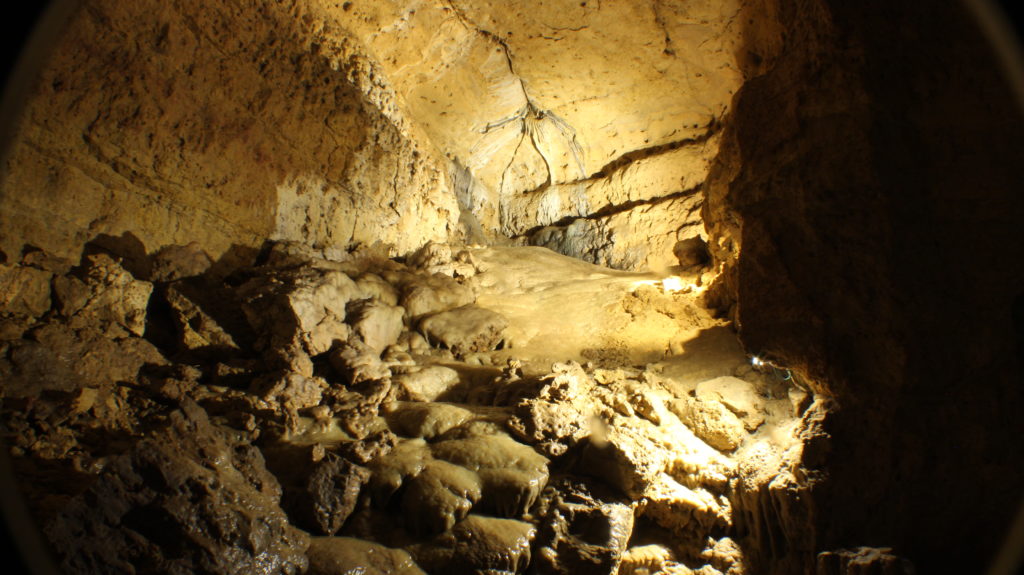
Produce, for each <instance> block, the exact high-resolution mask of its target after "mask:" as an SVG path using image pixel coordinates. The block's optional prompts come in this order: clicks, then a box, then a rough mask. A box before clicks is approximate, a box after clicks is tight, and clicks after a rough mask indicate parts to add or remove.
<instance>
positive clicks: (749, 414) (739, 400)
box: [696, 376, 765, 431]
mask: <svg viewBox="0 0 1024 575" xmlns="http://www.w3.org/2000/svg"><path fill="white" fill-rule="evenodd" d="M696 395H697V397H698V398H704V399H711V400H717V401H720V402H721V403H722V405H724V406H725V407H727V408H728V409H729V411H731V412H733V413H734V414H736V417H739V418H740V419H741V420H742V421H743V426H744V427H745V428H746V429H747V431H754V430H755V429H757V428H758V427H759V426H760V425H761V424H762V423H763V422H764V410H765V402H764V399H762V398H761V396H760V395H759V394H758V393H757V389H756V388H755V387H754V385H753V384H752V383H750V382H749V381H745V380H742V379H739V378H737V377H730V376H723V377H718V378H715V379H712V380H708V381H702V382H700V383H698V384H697V388H696Z"/></svg>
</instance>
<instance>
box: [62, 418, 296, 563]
mask: <svg viewBox="0 0 1024 575" xmlns="http://www.w3.org/2000/svg"><path fill="white" fill-rule="evenodd" d="M279 498H280V487H279V486H278V483H277V480H276V479H275V478H274V476H273V475H271V474H270V473H269V472H268V471H267V470H266V468H265V467H264V466H263V458H262V456H261V455H260V453H259V450H257V449H256V448H255V447H253V446H251V445H248V444H245V443H240V444H233V443H232V442H231V441H230V439H229V436H228V434H226V433H225V432H224V431H223V430H219V429H217V428H215V427H214V426H213V425H211V423H210V421H209V419H208V418H207V415H206V413H205V412H204V411H203V410H202V408H200V407H199V406H198V405H196V404H195V403H192V402H191V401H186V402H185V403H183V405H182V408H181V410H179V411H174V412H172V413H171V414H170V415H169V416H168V427H167V428H166V429H165V430H161V431H157V432H155V433H154V434H152V435H151V436H150V437H148V438H146V439H143V440H142V441H140V442H139V443H138V444H137V445H136V446H135V447H134V448H133V449H132V450H131V451H129V452H128V453H126V454H124V455H121V456H118V457H116V458H114V459H113V460H112V461H110V463H108V464H107V465H106V468H105V469H104V471H103V472H102V473H100V474H99V475H98V476H97V477H96V478H95V480H94V481H93V482H92V485H91V486H90V487H89V489H88V490H86V491H85V492H84V493H82V494H81V495H78V496H76V497H75V498H72V499H71V500H70V501H69V502H68V504H67V505H66V507H65V508H64V509H63V510H62V511H61V512H60V513H58V515H57V516H56V517H55V518H54V519H53V521H52V523H50V524H49V525H48V527H47V529H46V531H47V534H48V535H49V537H50V541H51V543H52V544H53V546H54V547H55V548H56V549H60V550H61V554H62V556H63V562H62V564H61V566H62V568H63V570H64V572H65V573H83V574H85V573H121V572H125V571H130V570H139V569H141V570H150V571H156V572H205V573H238V572H240V571H259V572H264V573H282V574H295V573H300V572H302V571H303V570H304V569H305V567H306V565H307V561H306V557H305V548H306V546H307V545H308V536H307V535H306V534H305V533H303V532H302V531H300V530H298V529H296V528H294V527H292V526H291V525H290V524H289V522H288V520H287V517H286V516H285V515H284V513H283V512H282V511H281V509H280V507H278V501H279Z"/></svg>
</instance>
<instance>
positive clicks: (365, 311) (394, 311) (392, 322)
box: [346, 300, 405, 355]
mask: <svg viewBox="0 0 1024 575" xmlns="http://www.w3.org/2000/svg"><path fill="white" fill-rule="evenodd" d="M347 314H348V315H347V317H346V322H347V323H348V324H349V325H350V326H352V331H353V333H354V334H355V335H357V336H359V338H360V339H362V340H363V343H365V344H366V345H367V346H368V347H369V348H370V349H372V350H373V351H375V352H376V353H377V355H380V354H381V353H383V352H384V349H385V348H387V347H388V346H390V345H392V344H394V343H395V342H397V341H398V336H400V335H401V334H402V329H403V327H404V325H403V322H402V316H403V315H405V310H404V309H403V308H401V307H398V306H392V305H388V304H386V303H382V302H380V301H375V300H368V301H365V300H364V301H358V302H354V303H352V304H350V305H349V306H348V311H347Z"/></svg>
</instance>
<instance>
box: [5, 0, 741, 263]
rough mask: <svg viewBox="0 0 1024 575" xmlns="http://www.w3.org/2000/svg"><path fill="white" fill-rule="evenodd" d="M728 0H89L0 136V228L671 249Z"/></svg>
mask: <svg viewBox="0 0 1024 575" xmlns="http://www.w3.org/2000/svg"><path fill="white" fill-rule="evenodd" d="M741 8H742V7H741V6H740V5H739V4H738V3H736V2H717V1H716V2H696V3H695V2H685V3H683V2H660V1H659V2H653V1H652V2H640V3H635V2H634V3H604V4H601V3H600V2H591V3H589V4H588V3H587V2H578V1H575V0H573V1H571V2H570V1H560V2H548V3H545V4H543V5H538V6H535V7H532V8H530V9H525V8H523V7H521V6H518V5H514V4H508V3H505V2H493V3H490V2H472V3H470V2H466V3H462V2H448V1H439V0H437V1H432V2H400V1H385V2H348V3H344V4H338V3H336V2H321V1H312V2H305V3H300V4H299V5H297V6H294V7H291V8H287V7H285V6H283V5H278V4H268V5H266V6H260V7H259V9H257V10H251V9H244V8H242V7H234V6H228V5H215V6H205V5H203V6H200V5H191V4H187V3H184V4H183V3H159V2H133V3H131V5H122V4H121V3H117V2H109V1H105V0H96V1H92V2H89V3H88V6H87V8H85V9H84V10H83V11H82V12H81V13H80V14H79V15H78V16H77V17H76V18H75V19H74V20H73V21H72V23H71V24H70V26H69V29H68V31H67V34H66V35H65V36H64V37H63V38H62V39H61V41H60V42H59V44H58V45H57V46H56V47H55V50H54V54H53V57H52V60H51V62H50V63H49V65H48V67H47V69H46V71H45V72H44V73H43V76H42V78H41V79H40V81H39V82H38V84H37V85H36V86H35V90H34V93H33V98H32V101H31V104H30V106H29V109H28V111H27V115H26V119H25V122H24V123H23V125H22V126H21V129H20V131H19V133H18V135H17V137H16V141H17V142H18V144H17V146H16V147H15V149H14V155H13V157H12V160H11V162H10V163H9V164H8V166H7V169H6V171H5V172H4V174H3V180H2V182H3V188H4V195H3V198H2V203H0V205H2V207H3V210H2V212H3V218H4V219H3V224H4V227H5V228H6V229H8V230H11V231H12V232H13V233H10V234H5V237H4V238H3V241H4V243H3V245H2V247H0V249H3V250H4V251H5V252H7V253H17V252H18V251H20V249H21V247H22V245H21V244H19V243H18V242H19V241H21V242H22V243H31V244H33V245H37V246H39V247H42V248H45V249H47V250H48V251H51V252H54V253H60V254H64V255H69V256H73V255H77V254H76V248H77V246H80V245H81V244H82V243H84V242H85V241H88V240H91V239H93V238H94V237H95V236H97V235H99V234H109V235H112V236H121V234H123V233H125V232H129V233H131V234H134V235H135V236H136V237H137V238H138V239H139V240H141V242H142V243H143V244H144V246H145V248H146V250H148V251H150V252H151V251H154V250H156V249H158V248H160V247H163V246H165V245H169V244H182V245H183V244H187V243H189V242H191V241H197V242H198V244H199V245H200V247H201V248H203V249H204V250H206V251H207V252H208V253H209V254H210V255H211V256H212V257H213V258H214V259H218V258H220V257H221V256H222V255H223V254H224V253H225V252H226V251H228V250H229V249H230V248H231V247H232V246H241V247H251V246H258V245H259V244H260V243H261V242H262V241H263V240H264V239H265V238H268V237H271V238H275V239H286V240H298V241H302V242H306V243H309V244H311V245H316V246H318V247H328V248H346V247H349V246H351V245H353V244H356V243H373V242H375V241H381V242H384V243H387V244H390V245H392V246H394V249H395V253H397V254H405V253H408V252H410V251H412V250H414V249H415V248H417V247H418V246H420V245H422V244H423V243H425V242H426V241H428V240H442V239H449V238H456V237H464V238H466V239H468V240H470V241H474V242H484V241H488V242H491V241H515V242H531V243H536V244H538V245H545V246H547V247H551V248H553V249H556V250H557V251H561V252H563V253H566V254H568V255H573V256H576V257H581V258H583V259H587V260H589V261H593V262H595V263H601V264H605V265H610V266H613V267H617V268H627V269H642V268H647V267H655V268H663V267H666V266H670V265H675V264H676V261H675V258H674V256H673V251H672V250H673V247H674V246H675V244H676V243H677V242H678V241H681V240H685V239H688V238H692V237H695V236H698V235H701V234H702V233H703V230H702V229H701V226H700V225H699V223H700V222H699V217H698V211H699V207H700V194H699V189H700V186H701V184H702V183H703V181H704V179H705V178H706V176H707V173H708V170H709V168H710V165H711V161H712V159H713V158H714V157H715V154H716V153H717V150H718V137H717V133H718V132H719V130H720V126H721V125H722V120H723V118H724V116H725V113H726V111H727V110H728V106H729V102H730V99H731V97H732V94H733V93H734V92H735V91H736V90H737V89H738V87H739V85H740V81H741V76H740V73H739V71H738V65H737V64H736V61H735V56H734V54H735V53H736V52H737V50H738V42H739V35H740V28H741V26H740V18H741V16H740V13H741V11H742V10H741ZM54 213H56V214H59V216H58V217H57V218H56V219H53V218H52V217H49V214H54ZM44 222H46V225H44ZM236 251H237V250H236Z"/></svg>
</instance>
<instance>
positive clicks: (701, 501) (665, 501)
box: [643, 474, 732, 537]
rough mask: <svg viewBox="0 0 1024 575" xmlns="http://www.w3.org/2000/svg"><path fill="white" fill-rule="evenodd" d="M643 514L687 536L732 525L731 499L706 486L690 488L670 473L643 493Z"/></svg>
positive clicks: (674, 531)
mask: <svg viewBox="0 0 1024 575" xmlns="http://www.w3.org/2000/svg"><path fill="white" fill-rule="evenodd" d="M644 499H645V504H644V508H643V514H644V515H645V516H648V517H650V518H651V519H652V520H654V521H655V522H656V523H657V524H658V525H661V526H662V527H664V528H666V529H669V530H671V531H672V532H673V533H676V534H677V535H686V536H688V537H690V536H693V535H698V534H702V533H707V532H708V531H709V530H710V529H712V528H721V527H728V526H730V525H732V508H731V504H730V503H729V500H728V499H725V498H724V497H722V498H716V497H715V495H714V494H712V493H711V492H710V491H708V490H707V489H704V488H701V487H698V488H695V489H691V488H689V487H687V486H685V485H683V484H681V483H679V482H677V481H676V480H674V479H672V477H670V476H669V475H668V474H662V475H659V476H658V477H657V478H655V480H654V481H653V482H652V483H651V485H650V488H649V489H648V490H647V491H646V493H645V495H644Z"/></svg>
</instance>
